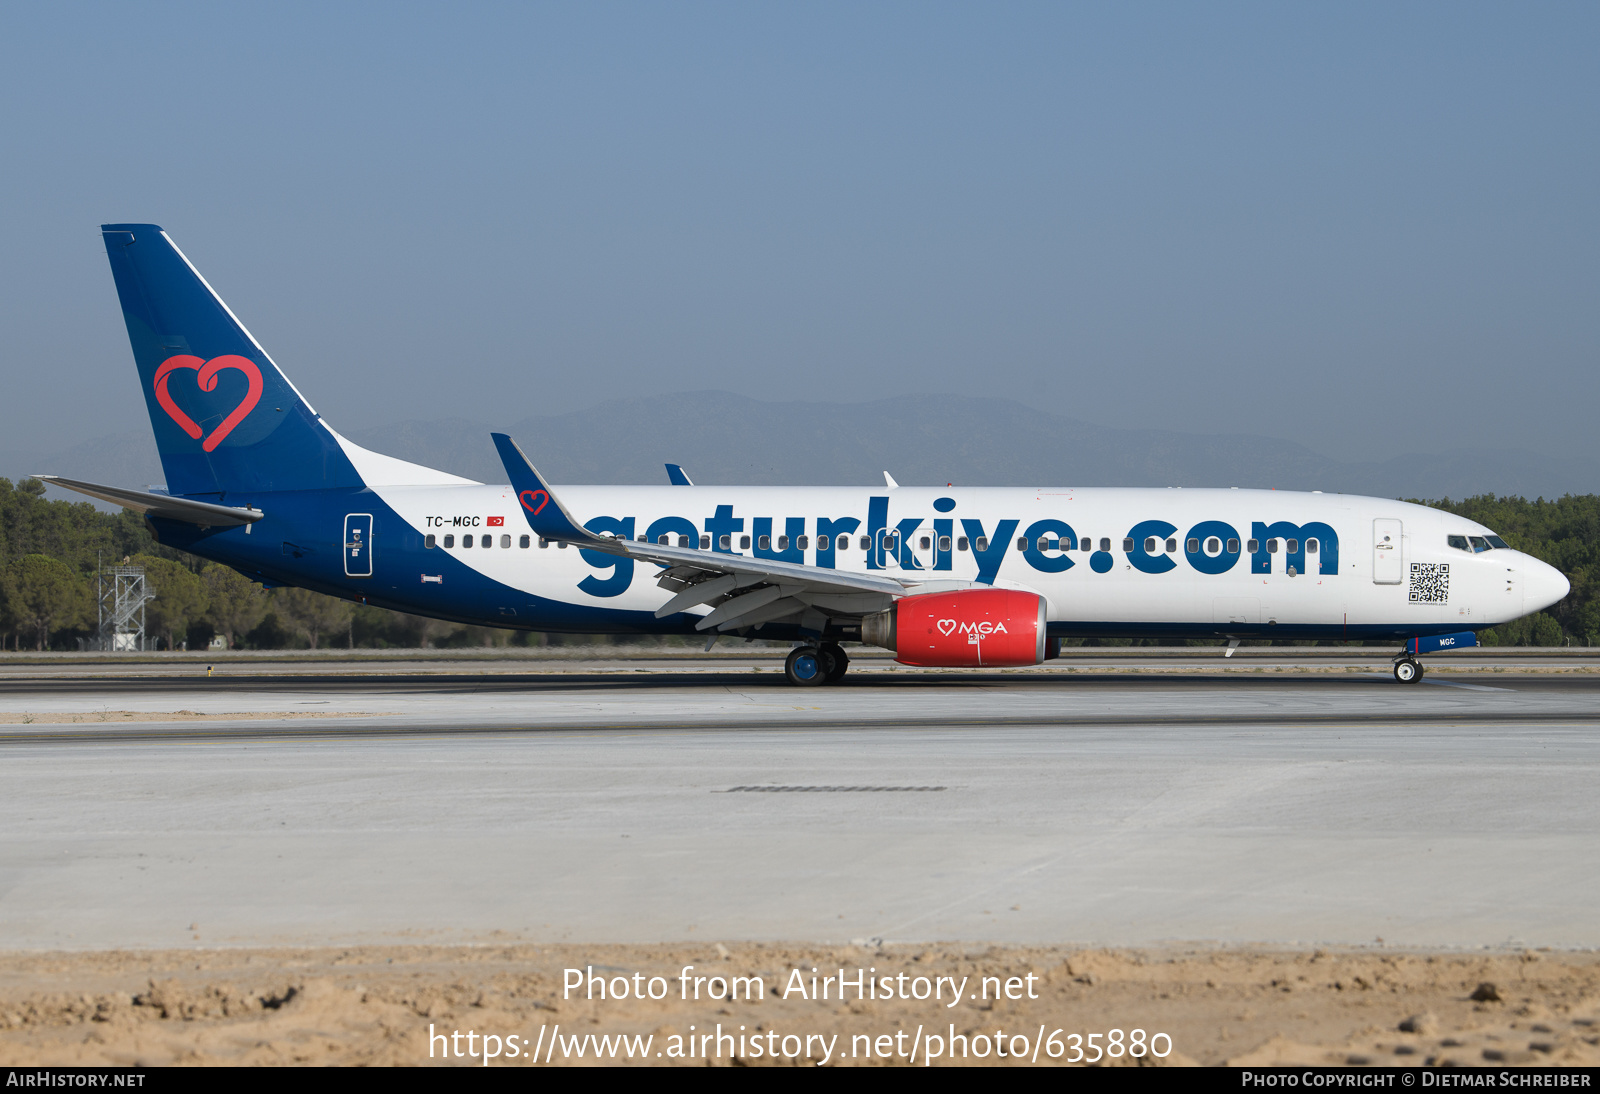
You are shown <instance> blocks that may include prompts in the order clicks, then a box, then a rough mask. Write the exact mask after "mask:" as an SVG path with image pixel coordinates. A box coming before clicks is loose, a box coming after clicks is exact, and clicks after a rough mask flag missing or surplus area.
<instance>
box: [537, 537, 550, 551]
mask: <svg viewBox="0 0 1600 1094" xmlns="http://www.w3.org/2000/svg"><path fill="white" fill-rule="evenodd" d="M549 546H550V541H549V540H547V539H545V538H544V537H543V536H540V537H539V550H541V551H543V550H546V549H548V548H549Z"/></svg>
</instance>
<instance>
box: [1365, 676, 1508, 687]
mask: <svg viewBox="0 0 1600 1094" xmlns="http://www.w3.org/2000/svg"><path fill="white" fill-rule="evenodd" d="M1361 675H1362V676H1370V677H1372V678H1373V679H1376V680H1387V679H1388V678H1389V677H1390V676H1392V675H1394V674H1393V673H1388V672H1363V673H1362V674H1361ZM1417 682H1418V683H1420V684H1432V685H1433V686H1434V687H1440V688H1461V689H1462V690H1464V691H1516V690H1517V689H1516V688H1492V687H1490V686H1489V685H1488V684H1462V683H1457V682H1456V681H1454V680H1430V679H1428V678H1427V677H1426V676H1424V677H1423V678H1422V679H1421V680H1419V681H1417Z"/></svg>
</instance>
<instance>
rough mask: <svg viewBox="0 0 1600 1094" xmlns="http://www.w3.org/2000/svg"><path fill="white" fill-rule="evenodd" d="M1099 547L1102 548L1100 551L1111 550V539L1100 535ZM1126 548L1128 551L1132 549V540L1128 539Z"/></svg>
mask: <svg viewBox="0 0 1600 1094" xmlns="http://www.w3.org/2000/svg"><path fill="white" fill-rule="evenodd" d="M1100 549H1101V550H1102V551H1109V550H1111V540H1110V539H1108V538H1106V537H1105V536H1101V537H1100ZM1128 549H1129V550H1130V551H1131V550H1133V542H1132V541H1131V540H1130V541H1128Z"/></svg>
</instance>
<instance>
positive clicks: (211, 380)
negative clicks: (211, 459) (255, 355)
mask: <svg viewBox="0 0 1600 1094" xmlns="http://www.w3.org/2000/svg"><path fill="white" fill-rule="evenodd" d="M229 368H234V369H238V370H239V371H240V372H242V373H244V374H245V378H246V379H248V380H249V381H250V389H249V390H248V391H246V392H245V396H244V399H243V400H242V401H241V402H240V403H239V405H238V406H236V407H234V408H233V413H231V414H229V415H228V416H227V417H226V418H224V419H222V423H221V424H220V425H218V426H217V428H215V429H213V430H212V431H211V435H210V436H209V437H207V438H206V439H205V440H204V441H201V443H200V447H201V448H202V449H204V450H205V451H207V452H214V451H216V447H217V445H219V444H221V443H222V439H223V438H224V437H226V436H227V435H228V434H229V433H232V432H233V427H234V426H236V425H238V424H239V423H240V422H242V421H244V420H245V417H246V416H247V415H249V413H250V412H251V411H252V410H254V409H255V408H256V404H257V403H259V402H260V401H261V392H262V389H263V388H264V387H265V385H264V384H263V383H262V381H261V370H260V369H259V368H257V367H256V363H255V362H254V361H252V360H250V358H248V357H240V356H239V355H238V354H234V353H229V354H224V355H223V356H221V357H213V358H212V359H211V360H209V361H205V360H202V359H201V358H199V357H195V356H193V355H191V354H187V353H180V354H177V355H176V356H173V357H168V358H167V359H166V360H165V361H163V362H161V365H160V367H158V368H157V369H156V379H155V391H156V402H158V403H160V404H161V409H162V410H165V411H166V412H167V417H169V418H171V419H172V420H173V421H175V422H177V423H178V426H179V428H181V429H182V430H183V431H184V432H185V433H187V434H189V436H191V437H193V438H194V439H195V440H197V441H198V440H200V433H201V432H202V431H201V429H200V426H199V425H198V424H197V423H196V422H195V420H194V419H193V418H191V417H189V415H187V414H185V413H184V412H183V410H182V408H181V407H179V406H178V404H177V403H175V402H173V400H172V396H171V395H170V394H168V393H167V381H168V380H169V379H171V377H172V374H173V373H174V372H177V371H178V370H180V369H193V370H194V371H195V372H197V373H198V374H199V375H198V376H196V377H195V383H196V384H198V385H199V387H200V390H201V391H215V390H217V373H219V372H221V371H222V370H223V369H229Z"/></svg>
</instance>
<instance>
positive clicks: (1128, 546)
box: [1122, 539, 1156, 553]
mask: <svg viewBox="0 0 1600 1094" xmlns="http://www.w3.org/2000/svg"><path fill="white" fill-rule="evenodd" d="M1146 542H1148V543H1149V544H1150V546H1151V547H1154V546H1155V545H1156V541H1155V540H1153V539H1152V540H1147V541H1146ZM1122 550H1123V551H1124V552H1130V553H1131V552H1132V551H1133V540H1131V539H1125V540H1123V541H1122Z"/></svg>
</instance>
